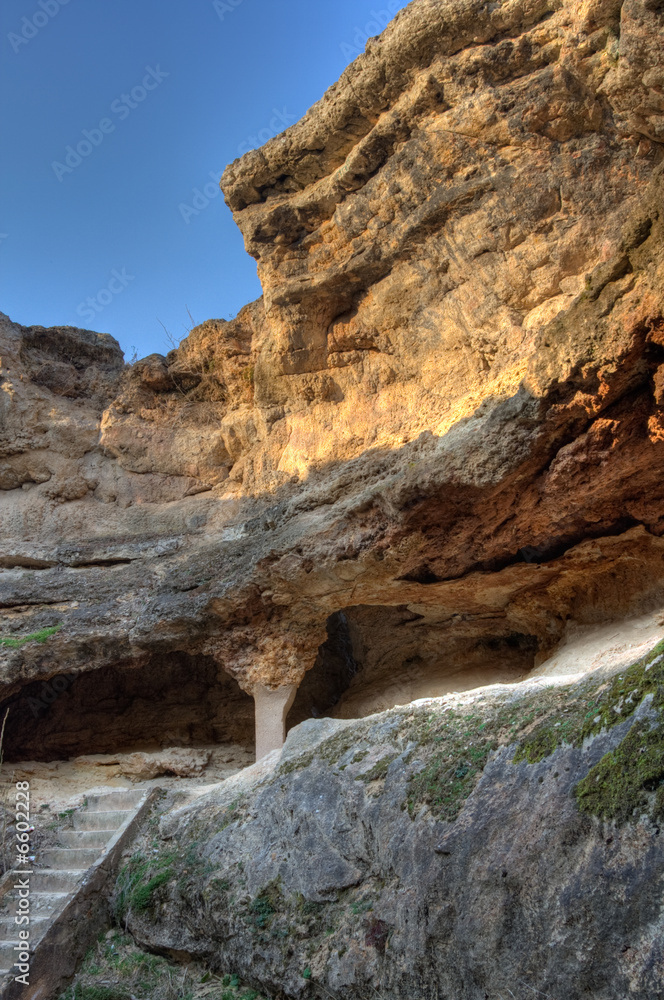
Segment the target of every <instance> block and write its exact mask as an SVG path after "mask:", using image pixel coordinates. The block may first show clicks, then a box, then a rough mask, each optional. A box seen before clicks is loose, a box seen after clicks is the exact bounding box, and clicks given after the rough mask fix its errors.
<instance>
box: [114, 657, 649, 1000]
mask: <svg viewBox="0 0 664 1000" xmlns="http://www.w3.org/2000/svg"><path fill="white" fill-rule="evenodd" d="M663 661H664V643H660V644H659V645H658V646H656V647H655V649H654V650H652V651H651V653H650V654H648V655H647V656H646V657H644V658H643V659H642V660H641V661H640V662H639V663H637V664H636V665H635V666H634V667H632V668H630V669H629V670H628V671H626V672H624V673H623V674H621V675H618V676H617V677H614V678H610V677H609V678H607V677H606V675H605V676H604V677H601V676H600V677H597V676H596V675H595V677H594V678H593V679H592V680H589V681H587V682H585V683H583V684H582V685H581V686H577V687H573V688H571V689H567V688H557V689H556V688H549V689H548V690H546V691H545V690H542V689H541V688H539V689H538V687H537V686H536V685H535V684H534V683H533V682H528V683H527V684H526V686H525V687H524V688H522V689H518V688H517V689H514V690H513V692H512V693H511V695H508V696H506V695H505V694H504V693H503V694H500V693H498V689H495V688H494V689H493V690H492V691H491V692H488V693H485V694H483V695H478V694H474V695H465V696H456V697H449V698H447V699H441V700H438V701H436V700H432V701H429V702H428V703H425V704H421V705H416V706H407V707H402V708H400V709H393V710H392V711H390V712H387V713H384V714H381V715H376V716H372V717H370V718H368V719H365V720H362V721H354V722H348V721H342V720H339V721H332V720H320V721H316V720H309V721H308V722H304V723H303V724H302V725H301V726H299V727H298V728H297V729H294V730H292V731H291V734H290V736H289V739H288V741H287V743H286V746H285V747H284V751H283V754H282V755H281V758H279V756H278V755H275V757H274V758H273V759H272V760H271V768H272V770H271V773H270V772H269V771H267V773H266V767H267V765H266V764H263V765H257V766H256V767H255V768H249V769H247V770H246V771H244V772H242V774H240V775H237V776H236V777H235V778H231V779H229V781H228V782H226V783H224V784H223V785H220V786H219V787H218V788H217V789H215V790H214V791H213V792H210V793H209V794H208V795H206V796H203V797H202V798H200V799H198V800H197V801H196V802H194V803H193V804H192V805H190V806H187V807H185V808H183V809H180V810H178V811H175V812H172V813H170V814H166V815H164V816H163V818H162V821H161V825H160V835H159V837H158V838H157V840H156V841H155V840H153V839H152V838H153V834H152V833H150V838H151V839H150V842H149V843H150V847H151V848H152V855H151V857H152V861H151V865H150V867H149V869H148V870H147V871H143V874H142V881H141V882H140V883H137V887H136V890H135V891H136V893H137V897H136V898H137V899H138V898H139V896H138V894H139V893H140V892H141V889H142V886H144V885H146V884H148V885H153V884H154V885H159V888H157V889H155V891H154V892H153V894H152V897H151V899H150V902H149V905H148V906H147V907H144V908H139V907H138V906H136V907H133V908H132V905H131V899H130V900H129V903H128V910H127V912H126V914H125V919H126V920H127V924H128V926H129V928H130V930H131V933H132V935H133V936H134V938H135V939H136V940H138V941H139V942H140V943H141V944H142V945H143V946H147V947H149V948H150V949H151V950H152V949H156V950H157V951H159V952H161V953H165V954H170V955H174V956H177V957H178V958H179V959H180V960H181V959H182V958H183V957H185V956H187V955H190V956H192V957H194V958H197V959H201V960H203V961H205V962H206V963H208V964H209V965H211V966H212V968H215V969H228V968H230V969H233V970H235V971H237V972H238V973H239V974H240V975H241V976H243V977H245V978H246V979H248V980H249V981H250V982H252V984H254V985H256V986H257V987H258V988H259V989H261V991H265V992H267V993H268V994H270V995H279V996H282V995H285V996H287V997H301V996H311V995H320V996H333V997H335V998H338V1000H342V998H343V1000H351V998H352V1000H367V998H369V997H375V996H376V995H378V996H380V997H382V998H384V1000H417V998H420V1000H447V998H449V997H454V998H455V1000H485V998H486V997H494V996H495V997H500V996H503V997H505V996H506V995H507V996H509V995H510V994H511V995H512V996H513V997H515V1000H525V998H526V997H529V996H534V995H544V996H549V997H552V998H556V1000H558V998H561V1000H562V998H563V997H564V998H566V1000H567V998H568V1000H581V998H582V997H589V996H590V997H593V998H598V1000H599V998H602V1000H625V998H627V997H639V998H644V1000H658V998H660V997H661V996H662V986H663V984H664V951H663V944H664V936H663V935H662V898H663V892H664V850H663V842H662V836H661V831H660V824H661V821H662V817H664V784H661V780H662V778H663V777H664V754H663V752H662V747H663V742H662V737H663V728H662V714H661V712H662V705H663V704H664V686H663V685H664V666H663ZM589 705H590V706H591V709H592V710H591V711H590V712H589V711H588V706H589ZM658 782H659V789H658V790H656V789H657V786H658ZM135 849H136V852H137V853H136V854H135V858H136V859H137V860H136V862H135V864H138V863H139V861H140V860H141V859H144V858H145V856H146V855H145V853H144V851H143V847H142V845H141V844H137V845H135ZM142 851H143V853H142ZM131 865H132V862H130V864H129V868H128V871H132V870H133V869H132V867H131ZM167 866H168V871H167V874H165V875H164V877H163V878H162V879H161V882H159V881H158V879H159V872H160V871H161V872H164V871H166V868H167ZM150 879H152V880H153V881H152V882H151V881H150ZM122 884H123V883H122V881H121V882H120V886H121V885H122Z"/></svg>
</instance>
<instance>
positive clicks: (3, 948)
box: [0, 941, 32, 975]
mask: <svg viewBox="0 0 664 1000" xmlns="http://www.w3.org/2000/svg"><path fill="white" fill-rule="evenodd" d="M15 944H17V942H16V941H0V975H2V974H3V972H8V971H9V970H10V969H11V967H12V965H13V964H14V962H15V961H16V956H17V954H18V952H16V951H14V945H15ZM30 951H32V949H30ZM16 975H18V973H16Z"/></svg>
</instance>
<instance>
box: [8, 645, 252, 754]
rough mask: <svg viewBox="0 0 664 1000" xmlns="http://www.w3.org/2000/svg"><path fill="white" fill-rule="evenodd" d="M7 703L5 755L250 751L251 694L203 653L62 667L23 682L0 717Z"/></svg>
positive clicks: (167, 654) (172, 653)
mask: <svg viewBox="0 0 664 1000" xmlns="http://www.w3.org/2000/svg"><path fill="white" fill-rule="evenodd" d="M7 708H9V715H8V717H7V723H6V728H5V738H4V757H5V760H6V761H8V762H12V761H26V760H35V761H46V762H47V761H54V760H66V759H69V758H73V757H79V756H83V755H90V754H118V753H131V752H134V751H136V750H144V751H153V750H159V749H163V748H166V747H195V746H199V747H200V746H216V745H219V744H232V745H235V746H239V747H241V748H244V749H245V750H248V751H253V743H254V704H253V699H252V698H251V697H250V696H249V695H248V694H245V692H243V691H242V689H241V688H240V686H239V685H238V683H237V682H236V681H235V680H233V678H232V677H230V676H228V675H227V674H224V673H222V672H221V671H220V670H219V667H218V665H217V664H216V663H215V662H214V660H213V659H212V658H211V657H206V656H198V655H197V656H191V655H189V654H187V653H183V652H169V653H164V654H162V655H154V656H152V657H151V659H150V660H149V661H148V663H147V664H146V663H143V664H142V665H141V666H129V665H118V666H114V667H105V668H104V669H101V670H93V671H90V672H89V673H83V674H78V675H75V676H72V675H67V674H62V675H59V676H57V677H53V678H51V679H50V680H49V681H45V682H43V681H37V682H35V683H32V684H27V685H26V686H25V687H24V688H22V689H21V691H20V692H18V693H17V694H16V695H14V696H13V697H11V698H9V699H8V700H7V701H6V702H5V703H4V705H3V706H1V707H0V711H1V712H2V715H3V716H4V713H5V711H6V709H7Z"/></svg>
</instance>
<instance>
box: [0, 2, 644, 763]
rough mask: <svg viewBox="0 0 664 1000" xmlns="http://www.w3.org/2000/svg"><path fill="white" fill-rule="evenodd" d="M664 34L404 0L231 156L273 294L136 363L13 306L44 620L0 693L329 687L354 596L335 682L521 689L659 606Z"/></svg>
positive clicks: (23, 500) (12, 357)
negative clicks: (45, 682) (183, 685)
mask: <svg viewBox="0 0 664 1000" xmlns="http://www.w3.org/2000/svg"><path fill="white" fill-rule="evenodd" d="M663 41H664V19H663V12H662V8H661V4H658V3H656V2H653V0H625V2H623V3H621V2H619V0H601V2H600V0H587V2H580V0H510V2H507V0H503V2H497V3H490V4H488V3H485V2H480V0H477V2H474V0H449V2H442V0H414V2H413V3H412V4H410V5H409V6H408V7H407V8H406V9H405V10H404V11H402V12H401V13H400V14H399V15H398V16H397V17H396V19H395V20H394V22H392V24H391V25H390V26H389V27H388V28H387V30H386V31H385V32H384V34H383V35H382V36H381V37H380V38H379V39H376V40H373V41H371V42H370V43H369V44H368V46H367V51H366V53H365V54H364V55H362V56H361V57H359V58H358V59H357V60H356V61H355V62H354V63H353V64H352V66H350V67H349V68H348V69H347V70H346V72H345V73H344V75H343V76H342V77H341V79H340V80H339V82H338V83H337V84H335V85H334V86H333V87H332V88H331V89H330V90H329V91H328V93H327V94H326V95H325V96H324V97H323V98H322V99H321V101H320V102H319V103H318V104H317V105H315V106H314V107H313V108H312V109H311V110H310V112H309V113H308V114H307V115H306V116H305V117H304V118H303V119H302V121H301V122H299V123H298V124H296V125H294V126H293V127H292V128H290V129H288V131H287V132H285V133H284V134H283V135H282V136H279V137H277V138H276V139H273V140H271V141H270V142H269V143H268V144H267V145H266V146H265V147H263V148H262V149H260V150H256V151H254V152H251V153H249V154H247V155H246V156H244V157H243V158H242V159H241V160H238V161H236V162H235V163H233V164H232V165H231V166H230V167H228V169H227V171H226V173H225V174H224V177H223V179H222V187H223V190H224V193H225V196H226V199H227V202H228V204H229V205H230V207H231V209H232V210H233V212H234V215H235V218H236V221H237V224H238V226H239V227H240V229H241V231H242V233H243V235H244V238H245V243H246V247H247V250H248V251H249V253H250V254H252V255H253V256H254V257H255V258H256V260H257V262H258V269H259V274H260V277H261V281H262V284H263V289H264V296H263V298H262V299H261V300H259V301H257V302H255V303H253V304H251V305H248V306H246V307H245V308H244V309H243V310H242V311H241V312H240V314H239V315H238V316H237V318H236V319H234V320H233V321H231V322H225V321H223V320H209V321H208V322H206V323H204V324H202V325H201V326H199V327H197V328H195V329H194V330H193V331H192V332H191V334H190V335H189V337H188V338H187V339H186V340H185V341H183V343H182V344H181V345H180V347H179V348H178V349H177V350H175V351H172V352H171V353H170V354H168V355H167V356H166V357H162V356H158V355H153V356H151V357H149V358H146V359H144V360H143V361H140V362H138V363H136V364H135V365H133V366H131V367H127V368H123V366H122V360H121V357H120V354H119V351H118V349H117V345H116V344H115V342H114V341H112V339H111V338H109V337H108V336H106V335H103V334H91V333H88V332H85V331H77V330H71V329H67V330H63V329H56V330H54V331H46V332H45V331H40V330H38V329H35V328H29V329H28V328H21V327H17V326H16V325H14V324H12V323H11V322H10V321H9V320H7V319H4V320H3V324H2V327H1V329H0V338H1V345H0V356H1V358H2V379H3V382H2V389H3V392H2V396H1V397H0V407H2V409H1V410H0V418H1V419H2V421H3V423H2V428H1V430H0V437H1V447H2V453H1V457H0V486H2V493H1V494H0V535H1V553H0V559H1V563H2V566H3V567H4V569H3V571H2V573H1V574H0V602H1V603H2V606H3V608H4V611H3V627H2V634H3V636H9V637H14V638H20V637H25V636H27V635H30V634H33V633H39V632H40V630H41V629H44V628H55V627H57V626H59V630H58V631H57V632H56V633H54V634H52V635H50V636H48V637H46V638H44V641H43V642H40V641H38V640H32V641H30V642H26V643H25V644H23V645H16V644H15V645H13V646H12V645H10V646H7V645H5V646H2V647H0V649H1V655H2V666H1V668H0V681H1V682H2V688H3V691H4V693H5V695H6V696H10V695H11V696H13V695H14V694H15V693H16V692H17V691H18V689H19V688H20V687H21V686H22V685H24V684H27V683H33V682H36V681H39V680H42V679H44V678H48V677H51V676H53V675H54V674H56V673H61V672H62V670H63V665H65V664H66V668H67V670H68V671H70V672H74V673H77V672H83V671H90V670H95V669H108V668H111V667H112V668H114V669H116V668H117V669H122V670H125V669H130V668H131V667H135V668H137V669H139V670H140V669H141V665H142V664H145V663H147V662H148V661H149V662H155V658H157V659H158V658H159V657H161V656H163V655H167V654H169V653H170V652H175V651H179V652H182V653H186V654H187V655H188V656H191V657H194V658H195V657H196V656H200V657H205V658H206V660H205V663H206V664H208V663H209V659H208V658H212V660H213V661H214V663H215V664H216V665H217V668H218V671H219V677H220V678H222V677H223V675H224V673H226V674H230V675H231V676H232V677H233V678H234V679H235V680H236V681H237V682H239V684H240V686H241V687H242V688H243V689H244V690H245V691H246V692H249V693H251V692H252V691H253V690H254V687H255V686H256V685H263V686H267V687H272V688H273V687H279V686H286V685H290V684H297V683H299V682H301V681H302V679H303V677H304V675H305V673H306V672H307V671H308V670H310V669H311V668H313V667H314V665H315V664H318V667H319V668H320V669H319V674H320V675H321V677H323V678H324V676H325V670H326V668H325V667H321V663H323V664H325V663H327V664H331V663H332V660H334V657H335V656H336V660H334V662H335V663H341V661H342V660H343V656H342V654H341V653H339V652H338V651H337V652H336V653H334V655H332V654H329V655H328V653H325V652H324V651H323V652H322V653H321V652H319V650H323V649H324V647H325V644H326V643H328V644H329V642H330V641H331V640H330V628H331V626H330V622H331V621H333V620H334V621H336V619H333V616H335V615H338V614H339V613H340V612H344V613H345V612H346V611H347V613H348V614H347V620H348V629H349V630H350V631H352V633H353V636H352V637H351V638H352V643H351V645H353V647H354V648H355V649H359V648H363V649H365V650H366V649H367V647H368V645H369V644H371V643H372V642H373V644H374V650H375V647H376V643H378V645H380V644H382V646H381V649H382V650H383V654H381V657H380V663H379V664H378V658H377V654H376V655H374V654H372V653H371V651H369V653H367V654H366V656H365V657H364V660H362V657H359V659H358V658H355V659H353V656H351V660H353V663H354V666H353V669H352V670H346V673H345V674H344V670H345V669H346V668H343V670H342V669H341V667H340V668H339V670H340V671H341V672H340V673H339V676H341V675H342V674H343V675H344V676H346V675H347V677H348V682H349V683H350V678H351V676H355V674H353V671H354V670H355V671H356V672H357V670H358V669H359V670H361V669H363V666H362V664H364V665H367V664H368V665H369V667H370V669H371V670H372V671H374V674H372V676H374V675H375V677H376V678H382V680H381V681H380V683H383V682H384V683H385V684H386V686H389V684H390V677H391V676H392V674H394V676H395V677H398V678H399V684H401V686H402V687H403V684H406V682H405V681H403V679H404V677H406V675H407V674H408V670H409V669H410V668H409V664H418V665H419V666H418V670H420V674H421V671H422V669H423V668H422V664H425V665H426V664H432V668H431V669H432V670H433V671H434V672H435V671H438V674H440V671H441V669H443V668H442V667H441V663H443V662H444V671H443V672H444V673H445V674H446V676H447V674H450V675H451V674H459V675H462V674H463V671H464V669H465V668H466V667H467V668H468V669H469V670H471V669H472V670H473V671H479V673H478V674H477V676H480V675H481V676H482V678H486V676H487V672H488V676H489V679H490V677H491V670H492V664H493V665H495V666H496V669H497V673H496V674H495V679H498V680H517V679H519V677H521V676H523V675H525V674H526V673H528V672H529V671H530V670H532V668H533V667H534V666H536V664H537V663H539V662H541V659H542V657H544V656H545V655H546V654H547V653H548V652H550V651H552V650H553V649H555V646H556V644H557V642H558V641H559V639H560V638H561V636H562V635H563V633H564V630H565V625H566V622H568V621H569V620H574V621H576V622H578V623H580V624H581V625H583V624H587V625H590V624H593V623H598V622H602V621H608V620H611V619H612V618H615V617H617V616H621V617H624V616H628V615H635V614H640V613H643V612H645V611H647V610H648V609H650V608H652V607H655V606H657V605H658V603H659V604H661V603H662V599H663V596H664V595H663V590H664V540H663V539H662V537H661V536H662V534H664V514H663V511H664V504H663V501H664V477H663V476H662V471H663V467H664V462H663V458H664V414H663V410H662V404H663V403H664V241H663V236H664V219H663V218H662V205H663V204H664V179H663V175H662V169H663V168H662V148H663V147H662V142H663V141H664V63H663V56H662V52H663V51H664V48H663V44H662V43H663ZM335 627H336V626H335ZM333 631H334V629H333ZM349 634H350V633H349ZM349 641H350V640H349ZM491 643H493V644H494V645H493V646H492V645H491ZM484 649H486V650H489V651H493V653H495V652H496V650H499V651H501V652H500V655H492V656H489V655H488V654H487V659H486V662H481V660H482V656H483V653H482V650H484ZM503 654H504V655H503ZM344 655H345V654H344ZM349 655H350V654H349ZM372 656H373V659H372ZM326 657H328V658H327V659H326ZM330 657H332V658H331V659H330ZM339 657H341V659H339ZM321 658H322V659H321ZM360 661H362V662H360ZM201 662H202V661H201ZM371 664H373V666H371ZM334 669H335V670H336V669H337V668H336V667H335V668H334ZM330 670H332V667H331V666H330ZM208 673H209V671H208V668H207V666H206V675H205V676H206V679H205V683H204V684H203V683H202V684H201V698H204V697H206V695H205V691H206V690H207V685H208V681H209V678H208ZM335 676H336V674H335ZM312 677H313V674H312ZM406 680H407V677H406ZM402 681H403V684H402ZM220 683H221V681H220ZM326 683H327V682H326V681H324V680H322V681H321V684H323V687H324V686H325V684H326ZM354 683H357V682H354ZM376 683H378V681H376ZM460 683H461V686H464V685H463V682H460ZM312 685H313V682H311V683H310V688H311V690H310V691H309V694H311V697H312V703H313V702H316V696H317V695H316V690H313V687H312ZM397 686H398V685H397ZM465 686H467V685H465ZM406 687H408V685H407V684H406ZM328 688H330V685H329V684H328ZM332 688H334V684H333V685H332ZM332 688H330V690H331V689H332ZM335 690H337V689H336V688H335ZM417 690H418V691H419V692H421V690H422V688H421V687H418V688H417ZM328 694H329V692H328ZM328 694H325V697H324V698H323V697H322V695H321V696H320V698H319V699H318V700H319V701H321V699H322V702H325V704H324V705H323V710H325V711H327V710H328V709H329V697H328ZM63 697H66V695H63ZM298 706H299V707H298ZM293 711H297V712H298V713H299V715H298V718H301V717H302V716H303V715H306V706H305V705H304V703H303V701H302V699H301V700H300V702H299V703H298V701H297V699H296V703H295V705H294V709H293ZM74 749H76V750H77V751H80V752H81V753H85V752H88V751H89V749H90V748H89V747H86V746H84V745H81V746H80V747H76V748H74Z"/></svg>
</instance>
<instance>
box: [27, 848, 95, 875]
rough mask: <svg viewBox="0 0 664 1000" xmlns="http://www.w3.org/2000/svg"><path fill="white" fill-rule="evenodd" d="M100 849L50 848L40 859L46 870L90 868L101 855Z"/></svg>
mask: <svg viewBox="0 0 664 1000" xmlns="http://www.w3.org/2000/svg"><path fill="white" fill-rule="evenodd" d="M100 854H101V848H99V847H71V848H70V847H50V848H48V850H46V851H42V852H41V855H40V857H39V860H40V862H41V864H43V865H44V866H45V867H46V868H56V869H57V868H66V869H67V871H71V869H72V868H89V867H90V865H91V864H93V863H94V862H95V861H96V860H97V858H98V857H99V855H100Z"/></svg>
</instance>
